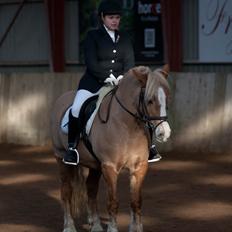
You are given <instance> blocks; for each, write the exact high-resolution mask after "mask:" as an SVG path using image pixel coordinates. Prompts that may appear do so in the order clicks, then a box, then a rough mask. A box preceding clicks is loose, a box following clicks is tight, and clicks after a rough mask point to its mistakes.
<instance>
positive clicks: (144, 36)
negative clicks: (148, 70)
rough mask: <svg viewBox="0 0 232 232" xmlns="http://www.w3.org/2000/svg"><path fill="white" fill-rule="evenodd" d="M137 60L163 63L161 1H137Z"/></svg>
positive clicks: (135, 38)
mask: <svg viewBox="0 0 232 232" xmlns="http://www.w3.org/2000/svg"><path fill="white" fill-rule="evenodd" d="M134 9H135V26H134V30H135V33H134V34H135V36H134V41H135V59H136V60H137V61H149V62H151V63H152V62H162V61H163V34H162V23H161V3H160V0H139V1H135V4H134Z"/></svg>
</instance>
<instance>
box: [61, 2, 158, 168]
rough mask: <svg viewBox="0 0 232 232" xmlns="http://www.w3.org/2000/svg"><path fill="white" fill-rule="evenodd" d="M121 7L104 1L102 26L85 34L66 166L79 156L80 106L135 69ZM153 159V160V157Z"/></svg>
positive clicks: (73, 162) (151, 154)
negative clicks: (83, 67)
mask: <svg viewBox="0 0 232 232" xmlns="http://www.w3.org/2000/svg"><path fill="white" fill-rule="evenodd" d="M121 14H122V8H121V6H120V4H119V3H118V1H116V0H103V1H102V2H101V3H100V5H99V7H98V16H99V18H100V21H101V25H100V27H99V28H98V29H94V30H90V31H89V32H88V33H87V36H86V39H85V43H84V54H85V64H86V71H85V73H84V75H83V77H82V78H81V80H80V83H79V87H78V90H77V93H76V96H75V98H74V102H73V105H72V108H71V110H70V111H69V124H68V151H67V153H66V154H65V156H64V158H63V162H64V163H65V164H71V165H77V164H78V162H79V153H78V151H77V149H76V147H77V145H78V143H79V139H80V132H81V130H82V126H81V122H80V119H79V113H80V109H81V106H82V105H83V103H84V102H85V101H86V100H87V99H88V98H90V97H92V96H94V95H98V93H99V89H100V88H101V87H102V86H104V85H105V83H110V84H115V85H117V84H118V81H119V79H121V78H122V75H123V74H124V73H125V72H127V71H128V70H129V69H130V68H132V67H134V51H133V47H132V44H131V41H130V39H129V37H128V36H127V34H125V33H123V32H121V31H119V24H120V19H121ZM150 151H152V152H150V156H151V157H150V156H149V157H150V159H149V161H152V162H154V161H157V160H159V159H160V157H158V156H156V155H157V154H156V153H157V151H156V149H155V148H152V149H151V150H150ZM154 156H155V157H154Z"/></svg>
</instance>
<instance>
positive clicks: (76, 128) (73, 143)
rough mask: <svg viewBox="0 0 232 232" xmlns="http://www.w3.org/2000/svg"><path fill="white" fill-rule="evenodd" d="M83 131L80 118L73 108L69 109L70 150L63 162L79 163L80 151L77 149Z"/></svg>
mask: <svg viewBox="0 0 232 232" xmlns="http://www.w3.org/2000/svg"><path fill="white" fill-rule="evenodd" d="M80 133H81V123H80V119H79V118H76V117H74V116H73V115H72V112H71V110H70V111H69V122H68V151H67V152H66V154H65V155H64V158H63V162H64V163H65V164H70V165H77V164H78V163H79V153H78V151H77V149H76V147H77V145H78V143H79V140H80Z"/></svg>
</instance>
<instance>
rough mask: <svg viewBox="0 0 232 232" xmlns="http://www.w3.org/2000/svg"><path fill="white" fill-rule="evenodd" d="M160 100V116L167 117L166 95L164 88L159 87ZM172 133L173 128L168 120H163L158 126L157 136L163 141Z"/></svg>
mask: <svg viewBox="0 0 232 232" xmlns="http://www.w3.org/2000/svg"><path fill="white" fill-rule="evenodd" d="M158 100H159V103H160V116H161V117H165V116H167V112H166V95H165V92H164V90H163V88H161V87H159V89H158ZM170 135H171V128H170V126H169V124H168V122H167V121H165V122H162V123H161V124H160V125H159V126H158V127H157V128H156V137H157V139H158V140H160V141H161V142H166V141H167V139H168V138H169V137H170Z"/></svg>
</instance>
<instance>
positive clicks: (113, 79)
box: [104, 73, 123, 86]
mask: <svg viewBox="0 0 232 232" xmlns="http://www.w3.org/2000/svg"><path fill="white" fill-rule="evenodd" d="M122 78H123V75H119V76H118V77H117V78H116V77H115V76H114V74H112V73H111V74H110V77H108V78H106V79H105V81H104V82H105V83H110V84H111V85H113V86H115V85H118V83H119V81H120V80H121V79H122Z"/></svg>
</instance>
